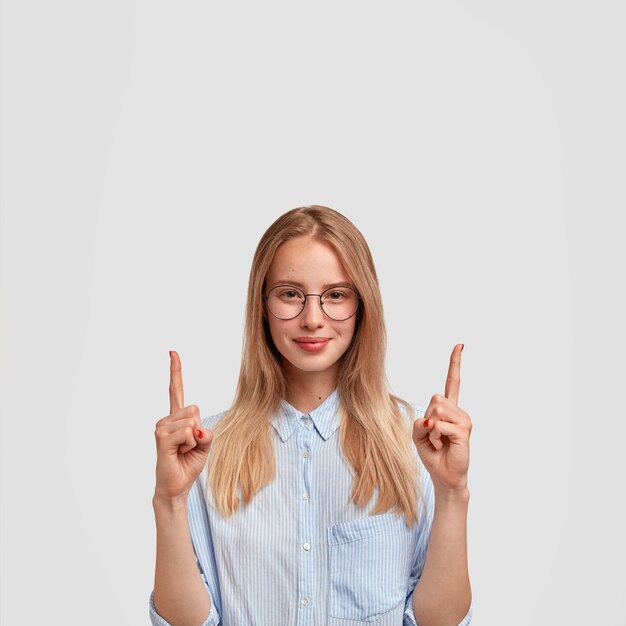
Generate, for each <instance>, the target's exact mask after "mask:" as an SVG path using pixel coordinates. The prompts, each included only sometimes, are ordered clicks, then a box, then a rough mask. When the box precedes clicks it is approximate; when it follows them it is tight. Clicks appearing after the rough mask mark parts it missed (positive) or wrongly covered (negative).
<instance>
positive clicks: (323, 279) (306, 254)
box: [265, 237, 349, 287]
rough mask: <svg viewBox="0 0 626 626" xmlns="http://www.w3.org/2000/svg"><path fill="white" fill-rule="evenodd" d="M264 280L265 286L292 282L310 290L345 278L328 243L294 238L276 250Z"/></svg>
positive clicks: (342, 268)
mask: <svg viewBox="0 0 626 626" xmlns="http://www.w3.org/2000/svg"><path fill="white" fill-rule="evenodd" d="M265 280H266V282H267V283H268V284H269V283H273V284H276V283H279V282H281V281H290V280H293V281H297V282H299V283H302V284H304V285H307V286H309V285H310V286H311V287H313V286H319V285H322V284H329V283H341V282H347V281H348V280H349V277H348V274H347V273H346V271H345V269H344V267H343V265H342V264H341V261H340V260H339V256H338V255H337V253H336V252H335V249H334V248H333V247H332V246H331V245H330V244H329V243H326V242H325V241H320V240H318V239H313V238H311V237H298V238H297V239H291V240H290V241H286V242H285V243H283V244H281V245H280V246H279V247H278V249H277V250H276V254H275V255H274V259H273V260H272V264H271V265H270V268H269V270H268V272H267V275H266V277H265Z"/></svg>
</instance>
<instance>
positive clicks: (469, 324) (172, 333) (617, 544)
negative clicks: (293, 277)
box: [0, 0, 626, 626]
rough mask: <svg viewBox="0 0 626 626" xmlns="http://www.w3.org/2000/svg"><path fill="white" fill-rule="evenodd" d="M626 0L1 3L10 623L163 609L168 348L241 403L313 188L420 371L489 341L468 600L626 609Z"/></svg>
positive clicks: (467, 377) (587, 615) (5, 562)
mask: <svg viewBox="0 0 626 626" xmlns="http://www.w3.org/2000/svg"><path fill="white" fill-rule="evenodd" d="M622 6H623V5H622V3H619V2H603V1H595V2H576V1H574V2H565V1H562V2H557V1H553V0H541V1H530V2H529V1H527V2H495V1H492V2H487V1H477V2H471V3H470V2H452V1H442V2H437V3H434V2H433V3H421V2H397V1H389V0H386V1H385V2H382V1H381V2H377V3H374V2H369V1H359V2H356V1H350V2H345V1H341V0H335V1H334V2H327V1H321V2H320V1H318V2H315V3H299V2H293V1H291V2H287V1H285V2H276V1H265V2H246V3H240V2H232V1H231V2H228V3H209V2H177V3H174V2H162V1H154V0H151V1H150V2H148V1H145V0H143V1H139V0H136V1H129V0H124V1H121V0H108V1H107V2H85V1H79V0H75V1H74V2H69V1H66V0H59V1H57V2H42V1H39V2H35V1H17V0H14V1H12V2H4V3H3V5H2V36H1V40H2V137H1V150H2V196H1V200H2V214H1V223H0V227H1V234H2V240H1V249H2V258H1V261H2V324H3V336H2V367H3V372H2V394H1V397H2V433H1V441H2V444H1V445H2V449H1V463H2V466H1V467H2V510H1V517H0V521H1V537H0V539H1V542H0V549H1V572H0V574H1V577H0V604H1V608H0V619H1V623H2V625H3V626H5V625H6V626H20V625H31V624H34V623H39V622H40V621H41V622H45V623H50V624H72V625H79V624H81V625H82V624H86V623H89V624H91V625H93V626H97V625H105V624H106V625H110V624H119V625H124V626H126V625H135V624H148V622H149V620H148V617H147V605H148V604H147V603H148V596H149V593H150V591H151V589H152V581H153V573H154V547H155V531H154V518H153V513H152V508H151V497H152V492H153V488H154V464H155V446H154V436H153V432H154V423H155V422H156V421H157V420H158V419H159V418H160V417H163V416H164V415H166V414H167V413H168V408H169V403H168V380H169V357H168V350H171V349H175V350H177V351H178V352H179V354H180V356H181V359H182V363H183V375H184V381H185V403H186V404H191V403H195V404H198V405H199V406H200V408H201V410H202V415H203V417H206V416H208V415H212V414H215V413H217V412H219V411H222V410H224V409H226V408H227V407H228V406H229V405H230V402H231V400H232V398H233V394H234V389H235V384H236V379H237V374H238V368H239V359H240V353H241V338H242V330H243V310H244V298H245V291H246V286H247V275H248V271H249V267H250V262H251V260H252V254H253V252H254V248H255V246H256V244H257V242H258V240H259V238H260V236H261V235H262V233H263V231H264V230H265V229H266V228H267V226H269V224H270V223H271V222H272V221H273V220H274V219H275V218H276V217H278V216H279V215H280V214H281V213H283V212H285V211H287V210H289V209H291V208H293V207H296V206H302V205H307V204H314V203H316V204H325V205H328V206H331V207H333V208H335V209H337V210H339V211H341V212H343V213H344V214H345V215H346V216H347V217H349V218H350V219H351V220H352V221H353V222H354V223H355V224H356V225H357V226H358V227H359V228H360V229H361V231H362V232H363V234H364V235H365V237H366V238H367V240H368V241H369V243H370V246H371V249H372V252H373V255H374V260H375V262H376V265H377V268H378V272H379V278H380V282H381V288H382V292H383V297H384V303H385V313H386V321H387V329H388V335H389V342H388V376H389V380H390V384H391V387H392V389H393V390H394V391H395V392H396V393H397V394H399V395H400V396H402V397H405V398H407V399H409V400H411V401H413V402H418V403H428V401H429V400H430V397H431V396H432V395H433V394H434V393H442V392H443V386H444V381H445V375H446V371H447V366H448V361H449V357H450V352H451V350H452V348H453V346H454V344H455V343H457V342H462V343H465V350H464V352H463V363H462V370H461V376H462V382H461V394H460V406H461V407H462V408H464V409H465V410H467V411H468V412H469V413H470V415H471V416H472V418H473V421H474V424H475V428H474V431H473V433H472V439H471V444H472V458H471V465H470V489H471V502H470V511H469V530H468V533H469V534H468V540H469V557H470V574H471V581H472V590H473V596H474V620H473V622H472V624H473V626H501V625H503V624H506V625H507V626H521V625H522V624H524V625H526V624H534V625H539V626H543V625H552V624H568V625H576V626H578V625H581V626H582V625H583V624H601V625H602V626H613V625H624V624H626V615H625V613H626V600H625V599H624V597H625V596H624V593H623V592H624V590H625V587H626V585H625V583H624V578H625V577H624V574H623V568H622V563H623V562H624V559H625V557H626V549H625V548H626V541H625V539H624V530H623V529H624V526H625V525H626V524H625V523H626V518H625V515H624V512H623V504H624V478H625V477H626V472H625V471H624V470H625V463H624V460H623V459H624V445H623V440H624V436H625V434H626V429H625V428H624V418H625V414H624V413H625V412H624V408H623V398H622V395H623V393H622V392H623V388H624V374H625V371H624V370H625V368H624V350H625V348H626V345H625V344H626V342H625V334H626V333H625V331H624V321H625V319H626V307H625V305H624V297H623V296H624V268H625V267H626V263H625V261H626V259H625V254H624V249H625V247H626V245H625V241H624V239H625V235H626V232H625V229H624V228H623V226H620V224H619V223H618V217H619V216H620V214H623V212H624V206H625V204H624V200H625V195H626V194H625V192H624V173H625V165H626V150H625V145H626V132H625V130H626V125H625V121H624V120H625V116H624V111H626V97H625V95H626V94H625V91H626V90H625V83H624V76H625V68H624V65H625V64H624V59H625V55H626V45H625V43H624V17H625V11H624V10H622V8H621V7H622Z"/></svg>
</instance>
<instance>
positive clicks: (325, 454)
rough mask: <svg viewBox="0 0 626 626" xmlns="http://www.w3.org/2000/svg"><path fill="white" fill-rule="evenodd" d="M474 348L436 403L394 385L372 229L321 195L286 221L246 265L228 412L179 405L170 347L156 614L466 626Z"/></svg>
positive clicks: (201, 621) (275, 623)
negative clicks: (465, 392)
mask: <svg viewBox="0 0 626 626" xmlns="http://www.w3.org/2000/svg"><path fill="white" fill-rule="evenodd" d="M462 349H463V346H462V344H458V345H457V346H455V348H454V350H453V351H452V356H451V359H450V367H449V372H448V378H447V380H446V385H445V395H443V396H442V395H438V394H437V395H434V396H433V397H432V399H431V401H430V404H429V405H428V407H424V406H422V405H420V406H414V405H411V404H409V403H407V402H405V401H404V400H402V399H400V398H398V397H396V396H395V395H393V394H392V393H390V391H389V388H388V385H387V379H386V375H385V369H384V361H385V327H384V323H383V311H382V304H381V300H380V292H379V287H378V279H377V276H376V271H375V269H374V264H373V261H372V257H371V254H370V251H369V248H368V246H367V243H366V242H365V239H364V238H363V236H362V235H361V233H360V232H359V231H358V230H357V228H356V227H355V226H354V225H353V224H352V223H351V222H350V221H349V220H348V219H347V218H346V217H344V216H343V215H341V214H340V213H338V212H336V211H334V210H332V209H330V208H327V207H322V206H310V207H303V208H297V209H293V210H292V211H289V212H287V213H285V214H284V215H282V216H281V217H279V218H278V219H277V220H276V221H275V222H274V223H273V224H272V225H271V226H270V227H269V229H268V230H267V231H266V233H265V234H264V235H263V237H262V238H261V241H260V242H259V245H258V247H257V249H256V253H255V256H254V260H253V262H252V269H251V272H250V280H249V285H248V302H247V310H246V326H245V336H244V350H243V358H242V363H241V370H240V375H239V383H238V386H237V391H236V396H235V400H234V402H233V405H232V406H231V408H230V409H229V410H228V411H225V412H224V413H221V414H219V415H215V416H213V417H208V418H205V419H202V420H201V419H200V409H199V408H198V407H197V406H196V405H193V404H191V405H187V406H185V403H184V397H183V381H182V374H181V363H180V359H179V356H178V354H177V353H176V352H171V353H170V358H171V363H170V376H171V379H170V414H169V415H168V416H167V417H164V418H162V419H161V420H159V421H158V422H157V425H156V433H155V436H156V442H157V469H156V488H155V494H154V498H153V505H154V511H155V517H156V527H157V554H156V573H155V582H154V591H153V594H152V595H151V597H150V617H151V620H152V623H153V624H155V625H167V624H172V625H174V626H201V625H202V626H208V625H215V624H222V625H223V626H256V625H263V626H291V625H294V626H295V625H305V624H306V625H310V626H320V625H328V626H333V625H335V626H338V625H340V624H341V626H357V625H363V624H376V625H377V626H392V625H393V626H399V625H401V624H405V625H406V624H412V625H413V626H415V625H416V624H419V626H429V625H431V624H432V625H435V624H437V625H438V626H440V625H443V624H450V625H454V626H456V625H458V624H463V625H465V624H469V623H470V620H471V591H470V582H469V575H468V567H467V548H466V523H467V509H468V500H469V491H468V486H467V471H468V465H469V437H470V432H471V429H472V422H471V419H470V416H469V415H468V414H467V413H466V412H465V411H464V410H463V409H461V408H460V407H459V406H458V395H459V381H460V361H461V350H462Z"/></svg>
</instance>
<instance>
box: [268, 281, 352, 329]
mask: <svg viewBox="0 0 626 626" xmlns="http://www.w3.org/2000/svg"><path fill="white" fill-rule="evenodd" d="M309 296H317V297H319V299H320V305H321V307H322V311H323V312H324V315H326V316H327V317H329V318H330V319H331V320H335V321H336V322H343V321H344V320H347V319H350V318H351V317H352V316H353V315H354V314H355V313H356V312H357V310H358V308H359V300H360V299H361V298H360V296H359V295H358V294H357V293H356V291H355V290H354V289H352V287H348V286H344V285H342V286H338V287H331V288H330V289H327V290H326V291H324V292H323V293H321V294H319V293H304V291H302V290H301V289H298V288H296V287H292V286H291V285H276V286H275V287H272V289H270V291H269V293H268V294H267V295H266V296H265V295H264V296H263V300H265V301H266V302H267V308H268V309H269V311H270V313H271V314H272V315H273V316H274V317H277V318H278V319H279V320H292V319H294V317H298V315H300V313H302V311H304V306H305V304H306V299H307V298H308V297H309Z"/></svg>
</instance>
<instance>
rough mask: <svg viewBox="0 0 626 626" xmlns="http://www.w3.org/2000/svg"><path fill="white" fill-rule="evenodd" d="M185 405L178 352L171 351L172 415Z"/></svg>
mask: <svg viewBox="0 0 626 626" xmlns="http://www.w3.org/2000/svg"><path fill="white" fill-rule="evenodd" d="M183 406H185V400H184V391H183V373H182V370H181V367H180V357H179V356H178V352H174V351H173V350H172V351H171V352H170V415H171V414H172V413H174V411H177V410H178V409H182V408H183Z"/></svg>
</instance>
